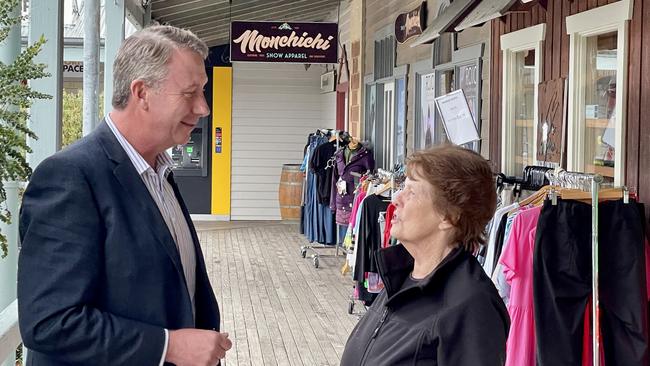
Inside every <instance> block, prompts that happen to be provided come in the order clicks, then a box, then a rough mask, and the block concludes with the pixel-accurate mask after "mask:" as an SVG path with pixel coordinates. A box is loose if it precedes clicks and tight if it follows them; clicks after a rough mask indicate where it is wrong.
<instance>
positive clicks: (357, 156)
mask: <svg viewBox="0 0 650 366" xmlns="http://www.w3.org/2000/svg"><path fill="white" fill-rule="evenodd" d="M344 151H345V148H343V149H341V150H340V151H339V152H338V153H337V154H338V158H339V159H340V160H341V161H343V162H345V155H344ZM367 154H368V149H366V147H365V146H361V147H359V152H358V153H356V154H354V156H352V158H351V159H350V162H349V163H347V164H346V165H345V166H346V167H347V166H350V165H352V164H353V163H354V162H356V161H357V160H360V159H361V158H363V157H364V156H366V155H367Z"/></svg>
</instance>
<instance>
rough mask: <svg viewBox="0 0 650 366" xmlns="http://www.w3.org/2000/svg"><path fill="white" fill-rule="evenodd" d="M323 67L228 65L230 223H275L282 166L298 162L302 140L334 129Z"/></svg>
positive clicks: (333, 107)
mask: <svg viewBox="0 0 650 366" xmlns="http://www.w3.org/2000/svg"><path fill="white" fill-rule="evenodd" d="M324 71H325V69H324V67H323V66H320V65H311V67H310V68H309V70H307V71H305V67H304V65H303V64H266V63H234V64H233V111H232V113H233V115H232V188H231V191H232V199H231V219H232V220H279V219H280V207H279V202H278V187H279V183H280V173H281V171H282V164H293V163H296V164H297V163H300V162H302V158H303V150H304V147H305V145H306V143H307V136H308V135H309V133H311V132H315V131H316V129H318V128H334V126H335V124H336V94H335V93H327V94H321V93H320V75H321V73H323V72H324Z"/></svg>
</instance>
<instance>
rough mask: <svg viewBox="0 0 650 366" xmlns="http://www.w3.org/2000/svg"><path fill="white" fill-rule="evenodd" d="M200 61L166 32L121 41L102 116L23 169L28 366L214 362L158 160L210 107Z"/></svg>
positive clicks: (176, 33)
mask: <svg viewBox="0 0 650 366" xmlns="http://www.w3.org/2000/svg"><path fill="white" fill-rule="evenodd" d="M207 52H208V49H207V47H206V46H205V44H204V43H203V42H202V41H201V40H199V39H198V38H197V37H196V36H195V35H194V34H192V33H191V32H188V31H185V30H181V29H178V28H174V27H169V26H154V27H150V28H146V29H144V30H142V31H140V32H138V33H136V34H134V35H132V36H131V37H129V38H128V39H127V40H125V42H124V43H123V45H122V46H121V47H120V50H119V51H118V54H117V57H116V60H115V63H114V96H113V99H112V104H113V110H112V111H111V112H110V113H109V114H108V115H107V116H106V118H105V120H104V121H102V123H101V124H100V125H99V126H98V127H97V129H96V130H95V131H93V132H92V133H91V134H89V135H88V136H86V137H84V138H83V139H81V140H80V141H78V142H77V143H75V144H73V145H72V146H70V147H69V148H67V149H65V150H63V151H61V152H59V153H57V154H54V155H53V156H51V157H50V158H48V159H46V160H45V161H44V162H43V163H42V164H40V165H39V166H38V168H37V169H36V170H35V171H34V174H33V175H32V178H31V180H30V182H29V185H28V187H27V190H26V191H25V195H24V199H23V205H22V209H21V215H20V237H21V240H22V248H21V251H20V257H19V268H18V304H19V305H18V309H19V323H20V331H21V335H22V337H23V341H24V344H25V345H26V346H27V347H28V348H29V349H30V351H31V352H30V353H29V356H28V364H29V365H38V366H41V365H48V366H49V365H52V366H54V365H161V364H163V363H173V364H176V365H179V366H182V365H216V364H217V363H218V362H219V360H220V359H221V358H223V357H224V355H225V352H226V351H227V350H228V349H230V347H231V346H232V344H231V342H230V340H229V339H228V335H227V334H226V333H220V332H219V308H218V306H217V301H216V299H215V297H214V294H213V291H212V288H211V286H210V281H209V279H208V276H207V273H206V269H205V263H204V260H203V254H202V253H201V248H200V246H199V241H198V237H197V235H196V231H195V229H194V226H193V225H192V221H191V219H190V216H189V214H188V211H187V209H186V207H185V205H184V203H183V200H182V198H181V196H180V193H179V191H178V187H177V186H176V184H175V183H174V179H173V174H171V159H170V158H169V155H167V154H166V152H165V151H166V150H167V149H168V148H170V147H171V146H174V145H179V144H184V143H185V142H187V141H188V139H189V136H190V133H191V131H192V129H193V128H194V125H195V124H196V123H197V122H198V120H199V118H200V117H202V116H206V115H208V114H209V112H210V111H209V108H208V105H207V103H206V101H205V97H204V95H203V88H204V86H205V84H206V83H207V76H206V74H205V68H204V60H205V57H206V56H207Z"/></svg>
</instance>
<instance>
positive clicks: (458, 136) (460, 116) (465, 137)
mask: <svg viewBox="0 0 650 366" xmlns="http://www.w3.org/2000/svg"><path fill="white" fill-rule="evenodd" d="M436 106H437V108H438V111H439V112H440V117H442V123H443V124H444V126H445V131H446V132H447V137H448V138H449V141H451V142H452V143H454V144H456V145H464V144H466V143H468V142H473V141H478V140H479V139H480V137H479V134H478V130H477V128H476V124H475V123H474V118H473V117H472V112H471V111H470V109H469V105H468V104H467V99H465V93H463V90H462V89H458V90H456V91H453V92H451V93H449V94H446V95H443V96H440V97H437V98H436Z"/></svg>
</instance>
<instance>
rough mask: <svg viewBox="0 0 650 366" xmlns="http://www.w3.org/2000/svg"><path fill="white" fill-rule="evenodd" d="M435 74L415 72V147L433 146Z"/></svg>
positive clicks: (426, 147)
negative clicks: (416, 103)
mask: <svg viewBox="0 0 650 366" xmlns="http://www.w3.org/2000/svg"><path fill="white" fill-rule="evenodd" d="M435 76H436V74H435V72H425V73H421V74H419V73H418V74H417V76H416V83H417V85H416V87H417V88H416V89H417V97H418V105H419V108H417V110H416V116H415V117H416V121H417V125H416V137H417V139H416V144H415V148H416V149H428V148H430V147H431V146H433V141H434V140H433V137H434V135H435V132H434V131H435V125H434V119H435V115H436V104H435V97H436V78H435Z"/></svg>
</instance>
